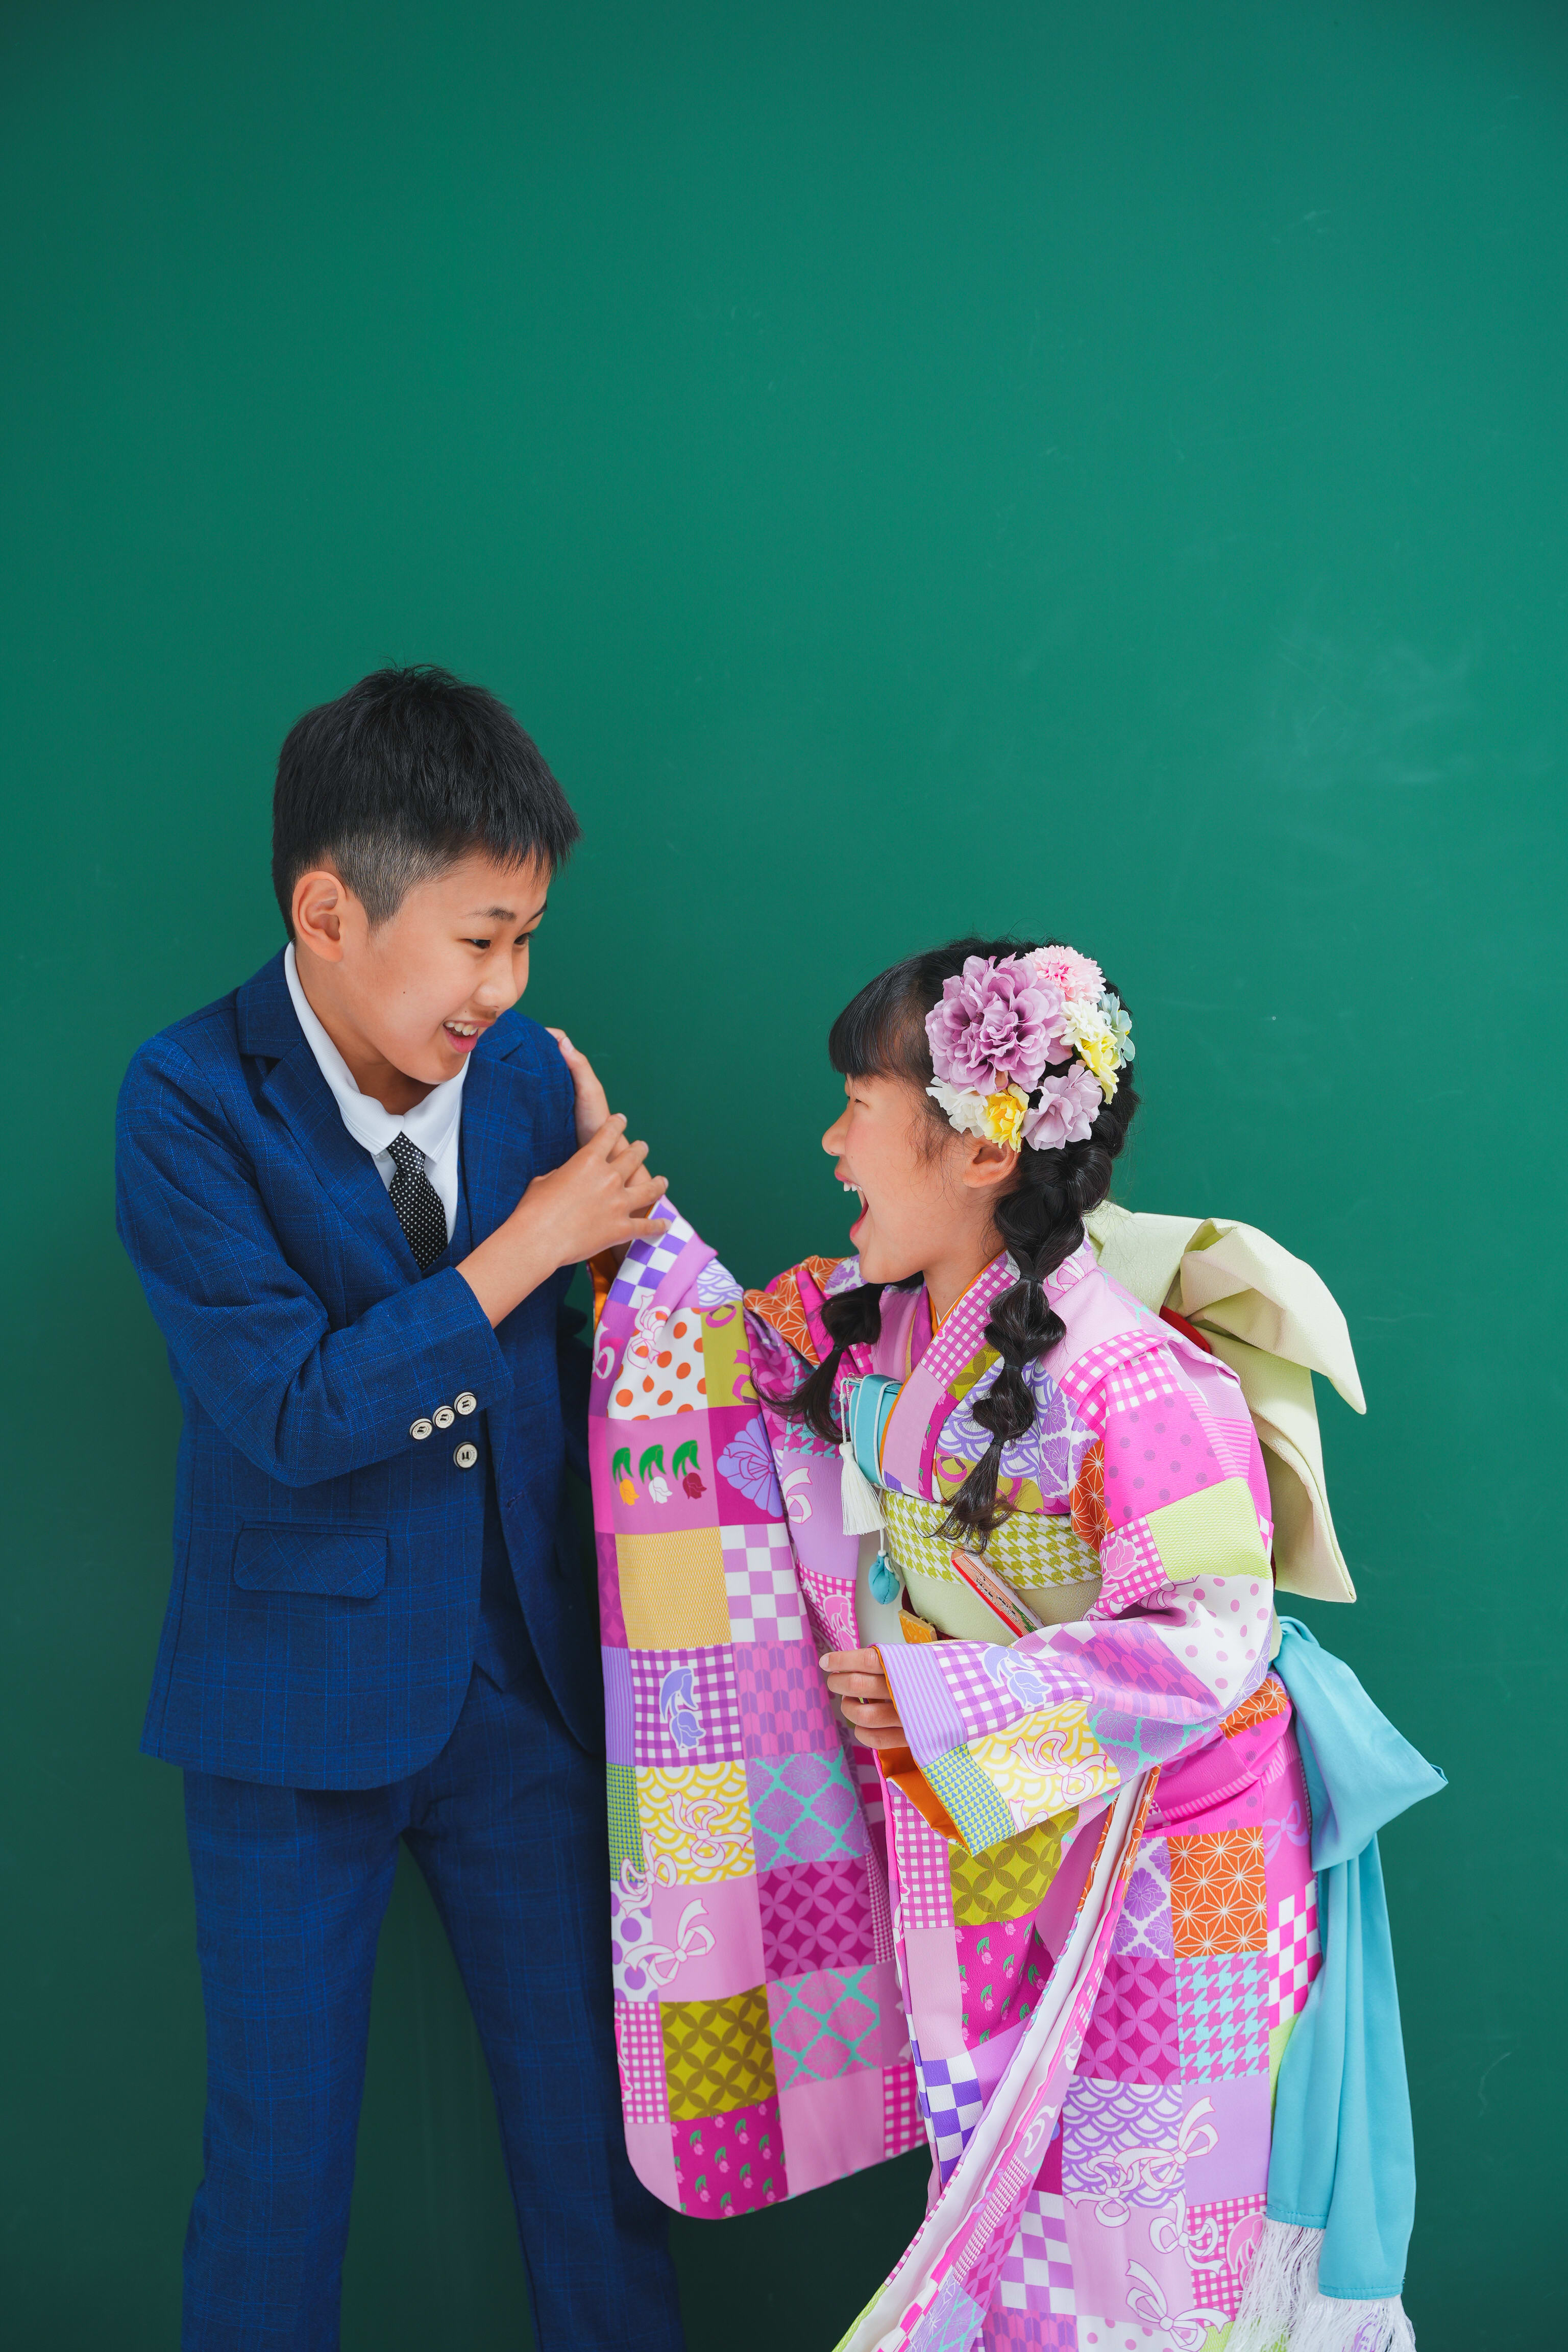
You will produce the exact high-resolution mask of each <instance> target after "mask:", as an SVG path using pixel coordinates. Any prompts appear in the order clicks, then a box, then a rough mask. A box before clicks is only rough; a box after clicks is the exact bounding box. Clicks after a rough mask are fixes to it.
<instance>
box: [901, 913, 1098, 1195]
mask: <svg viewBox="0 0 1568 2352" xmlns="http://www.w3.org/2000/svg"><path fill="white" fill-rule="evenodd" d="M1131 1028H1132V1024H1131V1020H1130V1019H1129V1018H1128V1015H1127V1014H1126V1013H1124V1012H1123V1010H1122V1008H1121V1000H1120V999H1119V998H1118V997H1117V996H1115V995H1114V994H1113V993H1112V992H1111V991H1110V990H1109V989H1108V988H1107V987H1106V985H1105V975H1104V973H1103V972H1102V971H1100V966H1099V965H1098V964H1097V963H1094V962H1092V961H1090V959H1089V957H1088V956H1084V955H1079V952H1078V950H1077V949H1076V948H1066V947H1045V948H1035V949H1033V950H1031V951H1030V952H1029V953H1028V954H1027V955H1016V956H970V957H969V958H968V960H967V961H966V962H965V964H964V967H963V971H962V972H961V973H959V975H958V976H957V978H956V979H953V980H949V981H945V982H943V983H942V999H941V1002H940V1003H936V1004H933V1005H932V1007H931V1011H930V1012H929V1013H927V1014H926V1035H927V1037H928V1038H929V1039H930V1041H931V1067H932V1069H933V1070H934V1071H935V1073H936V1076H935V1080H934V1083H933V1084H932V1085H931V1086H929V1087H927V1088H926V1092H927V1093H928V1094H929V1095H931V1096H933V1097H935V1099H936V1101H937V1102H938V1103H939V1104H940V1106H941V1108H942V1111H943V1113H944V1115H945V1116H946V1118H947V1120H948V1123H949V1125H950V1126H952V1127H955V1128H956V1129H958V1132H959V1133H960V1135H979V1136H984V1137H985V1138H986V1139H988V1140H989V1141H990V1142H992V1143H1005V1144H1006V1145H1007V1146H1008V1148H1009V1149H1010V1150H1014V1151H1019V1150H1022V1149H1023V1147H1024V1145H1025V1144H1028V1145H1030V1146H1031V1148H1032V1149H1033V1150H1036V1151H1059V1150H1061V1148H1062V1146H1063V1145H1064V1144H1067V1143H1084V1142H1087V1141H1088V1139H1089V1129H1091V1128H1092V1127H1093V1125H1094V1122H1095V1119H1096V1118H1098V1116H1099V1114H1100V1108H1101V1106H1102V1105H1103V1104H1105V1103H1108V1102H1109V1101H1110V1098H1111V1097H1112V1095H1113V1094H1114V1093H1115V1092H1116V1087H1117V1074H1118V1072H1119V1071H1121V1069H1123V1068H1124V1067H1125V1066H1126V1065H1127V1064H1128V1063H1129V1062H1130V1061H1131V1059H1132V1037H1131Z"/></svg>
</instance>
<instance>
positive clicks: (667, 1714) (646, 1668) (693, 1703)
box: [628, 1650, 744, 1765]
mask: <svg viewBox="0 0 1568 2352" xmlns="http://www.w3.org/2000/svg"><path fill="white" fill-rule="evenodd" d="M628 1655H629V1657H630V1660H631V1684H632V1722H633V1731H634V1737H635V1738H636V1740H637V1755H638V1756H639V1757H640V1758H641V1759H642V1761H643V1762H644V1763H645V1764H656V1765H675V1764H727V1763H731V1762H733V1761H735V1760H736V1759H739V1758H740V1757H741V1756H742V1754H743V1752H744V1750H743V1748H742V1738H741V1709H740V1703H739V1698H738V1696H737V1693H736V1689H735V1669H734V1665H733V1663H732V1661H731V1656H730V1653H729V1651H728V1650H633V1651H631V1652H629V1653H628Z"/></svg>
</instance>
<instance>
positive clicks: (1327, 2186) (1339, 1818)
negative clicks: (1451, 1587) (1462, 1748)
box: [1268, 1617, 1447, 2303]
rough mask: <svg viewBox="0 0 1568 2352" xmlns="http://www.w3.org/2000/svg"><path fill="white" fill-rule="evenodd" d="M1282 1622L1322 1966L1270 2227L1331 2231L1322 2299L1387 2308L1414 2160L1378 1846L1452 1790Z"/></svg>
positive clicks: (1321, 2270) (1303, 2029) (1282, 2135)
mask: <svg viewBox="0 0 1568 2352" xmlns="http://www.w3.org/2000/svg"><path fill="white" fill-rule="evenodd" d="M1280 1623H1281V1626H1282V1627H1283V1631H1284V1639H1283V1642H1282V1643H1281V1646H1280V1650H1279V1656H1278V1657H1277V1658H1276V1659H1275V1661H1274V1672H1275V1673H1276V1674H1277V1675H1279V1679H1280V1681H1281V1682H1282V1683H1283V1684H1284V1685H1285V1687H1286V1689H1287V1690H1288V1691H1289V1694H1290V1703H1291V1705H1292V1706H1293V1707H1294V1708H1295V1710H1296V1734H1297V1739H1298V1742H1299V1745H1300V1751H1301V1764H1302V1769H1304V1771H1305V1773H1306V1776H1307V1793H1308V1796H1309V1797H1310V1800H1311V1806H1312V1867H1313V1869H1314V1870H1315V1871H1316V1872H1317V1874H1318V1928H1319V1934H1320V1936H1321V1939H1322V1955H1323V1957H1322V1966H1321V1968H1320V1969H1319V1971H1318V1974H1317V1976H1316V1977H1315V1978H1314V1979H1313V1980H1312V1987H1311V1990H1310V1992H1309V1993H1308V1995H1307V2002H1306V2007H1305V2008H1304V2009H1303V2010H1302V2011H1301V2014H1300V2017H1299V2018H1298V2019H1297V2021H1296V2030H1295V2032H1293V2033H1292V2034H1291V2036H1290V2039H1289V2042H1288V2043H1287V2045H1286V2049H1285V2055H1284V2057H1283V2059H1282V2060H1281V2061H1280V2066H1279V2084H1278V2086H1277V2089H1276V2093H1275V2103H1274V2141H1273V2147H1272V2151H1271V2153H1270V2156H1269V2159H1268V2219H1269V2220H1270V2221H1279V2222H1284V2223H1286V2224H1288V2225H1289V2226H1290V2227H1293V2228H1297V2229H1308V2230H1321V2231H1322V2233H1323V2239H1322V2248H1321V2254H1320V2257H1319V2263H1318V2292H1319V2293H1320V2294H1323V2295H1326V2296H1328V2297H1329V2298H1330V2299H1331V2300H1332V2301H1334V2302H1350V2303H1363V2302H1365V2303H1375V2302H1383V2301H1385V2300H1387V2299H1388V2298H1390V2297H1392V2296H1395V2295H1397V2294H1399V2292H1400V2290H1401V2288H1402V2286H1403V2285H1404V2283H1405V2252H1406V2249H1407V2248H1408V2246H1409V2243H1410V2226H1411V2223H1412V2221H1414V2219H1415V2143H1414V2138H1413V2135H1412V2132H1411V2128H1410V2091H1409V2085H1408V2084H1407V2082H1406V2079H1405V2045H1404V2042H1403V2041H1402V2040H1401V2038H1400V2031H1399V1996H1398V1994H1397V1992H1396V1991H1395V1990H1394V1952H1393V1948H1392V1946H1391V1944H1390V1942H1389V1936H1388V1909H1387V1906H1386V1904H1385V1903H1384V1895H1383V1865H1382V1864H1381V1863H1380V1861H1379V1860H1378V1853H1377V1832H1378V1831H1379V1830H1380V1829H1382V1828H1383V1827H1384V1824H1385V1823H1387V1822H1391V1821H1394V1819H1395V1818H1396V1817H1397V1815H1399V1814H1400V1813H1402V1812H1404V1811H1405V1808H1406V1807H1407V1806H1409V1805H1413V1804H1415V1802H1416V1801H1418V1799H1420V1798H1422V1797H1430V1796H1432V1795H1434V1794H1435V1793H1436V1790H1439V1789H1444V1788H1447V1780H1446V1779H1445V1778H1444V1776H1443V1774H1442V1773H1441V1772H1439V1771H1437V1770H1436V1769H1435V1768H1434V1767H1433V1766H1432V1765H1430V1764H1428V1763H1427V1762H1426V1759H1425V1758H1424V1757H1421V1756H1418V1755H1417V1754H1416V1752H1415V1748H1412V1747H1411V1745H1410V1743H1409V1741H1408V1740H1407V1739H1405V1738H1401V1736H1400V1734H1399V1733H1398V1732H1397V1731H1395V1729H1394V1726H1393V1724H1391V1723H1390V1722H1389V1721H1388V1719H1387V1717H1385V1716H1383V1715H1380V1714H1379V1712H1378V1710H1377V1708H1376V1707H1375V1706H1373V1703H1372V1701H1371V1699H1369V1698H1368V1696H1367V1695H1366V1693H1365V1691H1363V1688H1362V1686H1361V1685H1360V1683H1359V1682H1358V1681H1357V1680H1356V1678H1355V1676H1354V1675H1353V1674H1352V1672H1351V1670H1350V1668H1349V1667H1348V1666H1347V1665H1345V1664H1342V1661H1341V1660H1340V1659H1338V1658H1335V1657H1331V1655H1330V1654H1329V1653H1328V1651H1327V1650H1324V1649H1321V1648H1320V1646H1319V1644H1318V1642H1317V1640H1316V1638H1315V1637H1314V1636H1313V1635H1312V1634H1311V1633H1309V1632H1308V1630H1307V1628H1306V1626H1305V1625H1302V1624H1300V1623H1299V1622H1298V1621H1297V1620H1296V1619H1295V1618H1293V1617H1285V1618H1282V1619H1281V1620H1280Z"/></svg>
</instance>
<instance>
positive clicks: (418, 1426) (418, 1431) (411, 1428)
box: [408, 1413, 436, 1437]
mask: <svg viewBox="0 0 1568 2352" xmlns="http://www.w3.org/2000/svg"><path fill="white" fill-rule="evenodd" d="M435 1426H436V1424H435V1423H434V1422H433V1421H426V1418H425V1415H424V1414H423V1413H421V1414H420V1416H419V1418H418V1420H417V1421H411V1422H410V1423H409V1424H408V1434H409V1436H410V1437H428V1436H429V1434H430V1432H431V1431H432V1430H433V1429H434V1428H435Z"/></svg>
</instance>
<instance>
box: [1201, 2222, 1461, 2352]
mask: <svg viewBox="0 0 1568 2352" xmlns="http://www.w3.org/2000/svg"><path fill="white" fill-rule="evenodd" d="M1322 2250H1323V2233H1322V2231H1321V2230H1302V2229H1293V2228H1292V2227H1291V2226H1290V2225H1289V2223H1288V2222H1284V2221H1265V2223H1264V2224H1263V2242H1262V2243H1261V2245H1260V2246H1259V2247H1258V2252H1257V2253H1256V2254H1254V2256H1253V2258H1252V2266H1251V2268H1250V2269H1249V2270H1248V2272H1247V2284H1246V2285H1245V2286H1244V2287H1243V2289H1242V2291H1241V2309H1240V2310H1239V2312H1238V2313H1237V2316H1236V2322H1235V2325H1234V2326H1232V2328H1231V2331H1230V2334H1229V2336H1227V2337H1226V2352H1415V2330H1414V2329H1413V2328H1412V2326H1411V2325H1410V2322H1409V2320H1408V2319H1407V2318H1406V2317H1405V2305H1403V2304H1402V2303H1401V2301H1400V2300H1399V2297H1398V2296H1397V2295H1396V2294H1395V2295H1391V2296H1390V2297H1389V2299H1388V2300H1387V2302H1385V2303H1340V2302H1337V2301H1334V2300H1332V2299H1331V2297H1329V2296H1328V2295H1326V2294H1319V2293H1318V2257H1319V2255H1320V2254H1321V2252H1322Z"/></svg>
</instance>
